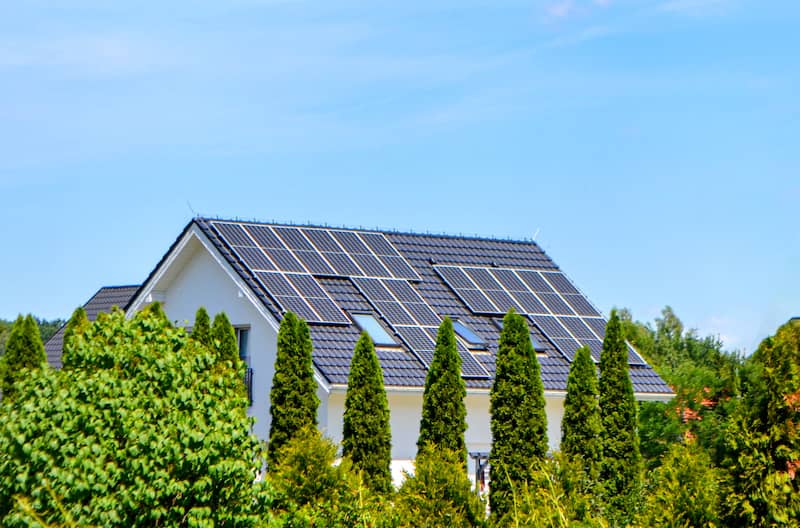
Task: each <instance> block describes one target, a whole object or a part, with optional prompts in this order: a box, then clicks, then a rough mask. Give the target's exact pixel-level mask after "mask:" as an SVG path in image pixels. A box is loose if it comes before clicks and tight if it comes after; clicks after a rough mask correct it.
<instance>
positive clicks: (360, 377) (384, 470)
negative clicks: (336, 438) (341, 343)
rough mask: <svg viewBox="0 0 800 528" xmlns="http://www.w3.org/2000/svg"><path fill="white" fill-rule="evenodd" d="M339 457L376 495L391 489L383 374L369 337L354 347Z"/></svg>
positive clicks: (390, 445) (389, 446)
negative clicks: (354, 470) (351, 467)
mask: <svg viewBox="0 0 800 528" xmlns="http://www.w3.org/2000/svg"><path fill="white" fill-rule="evenodd" d="M342 455H343V456H344V457H346V458H348V459H349V460H350V461H352V463H353V467H354V468H355V469H356V470H357V471H361V472H362V477H363V479H364V483H365V484H366V485H367V487H369V488H370V489H372V490H373V491H375V492H377V493H387V492H389V491H390V490H391V489H392V474H391V470H390V465H391V461H392V433H391V430H390V427H389V402H388V400H387V397H386V390H385V389H384V387H383V371H382V370H381V365H380V363H379V362H378V355H377V354H376V353H375V346H374V345H373V343H372V339H370V337H369V334H367V333H366V332H363V333H362V334H361V338H360V339H359V340H358V343H356V348H355V351H354V352H353V359H352V361H351V362H350V375H349V377H348V378H347V393H346V395H345V399H344V428H343V431H342Z"/></svg>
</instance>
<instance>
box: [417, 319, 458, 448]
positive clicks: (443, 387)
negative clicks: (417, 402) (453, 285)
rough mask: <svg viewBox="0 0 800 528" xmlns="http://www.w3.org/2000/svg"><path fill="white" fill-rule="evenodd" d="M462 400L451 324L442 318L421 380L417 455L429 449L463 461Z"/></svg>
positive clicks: (454, 338)
mask: <svg viewBox="0 0 800 528" xmlns="http://www.w3.org/2000/svg"><path fill="white" fill-rule="evenodd" d="M466 396H467V389H466V387H465V385H464V380H463V379H462V378H461V356H459V355H458V348H457V347H456V335H455V332H454V331H453V322H452V321H451V320H450V318H449V317H445V318H444V321H442V324H441V325H439V332H438V334H437V336H436V349H435V350H434V353H433V361H432V362H431V368H430V370H428V375H427V376H426V378H425V391H424V392H423V393H422V420H421V421H420V427H419V439H418V440H417V452H421V451H422V450H423V449H425V447H426V446H428V445H432V446H435V447H438V448H441V449H446V450H448V451H450V452H453V453H456V454H457V455H458V457H459V458H458V460H459V461H460V462H462V463H463V462H465V461H466V459H467V448H466V444H465V443H464V431H466V430H467V421H466V419H467V407H466V404H465V403H464V398H466Z"/></svg>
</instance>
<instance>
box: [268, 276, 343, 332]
mask: <svg viewBox="0 0 800 528" xmlns="http://www.w3.org/2000/svg"><path fill="white" fill-rule="evenodd" d="M255 275H256V278H258V280H259V281H260V282H261V284H262V285H263V286H264V288H265V289H266V290H267V292H269V294H270V295H271V296H272V298H273V299H274V300H275V302H276V303H278V305H280V307H281V308H283V309H284V310H286V311H292V312H294V313H295V314H297V315H298V316H299V317H302V318H303V319H305V320H306V321H308V322H309V323H312V322H313V323H332V324H349V323H350V319H348V318H347V316H346V315H345V314H344V312H342V310H341V308H339V306H338V305H337V304H336V303H335V302H333V300H332V299H331V298H330V296H329V295H328V293H327V292H326V291H325V289H324V288H323V287H322V286H321V285H320V284H319V283H318V282H317V280H316V279H315V278H314V277H312V276H311V275H308V274H302V273H289V274H287V273H280V272H256V274H255Z"/></svg>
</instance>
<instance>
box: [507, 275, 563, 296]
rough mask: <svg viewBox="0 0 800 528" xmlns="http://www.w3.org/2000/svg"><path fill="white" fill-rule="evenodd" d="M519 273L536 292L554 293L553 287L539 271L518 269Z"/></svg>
mask: <svg viewBox="0 0 800 528" xmlns="http://www.w3.org/2000/svg"><path fill="white" fill-rule="evenodd" d="M516 271H517V275H519V278H521V279H522V280H523V281H524V282H525V284H527V285H528V287H529V288H530V289H531V291H534V292H536V293H539V292H541V293H553V291H554V290H553V288H552V287H551V286H550V285H549V284H548V283H547V281H546V280H544V278H542V276H541V275H540V274H539V272H538V271H531V270H516Z"/></svg>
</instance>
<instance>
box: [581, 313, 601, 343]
mask: <svg viewBox="0 0 800 528" xmlns="http://www.w3.org/2000/svg"><path fill="white" fill-rule="evenodd" d="M583 322H584V323H586V324H587V325H589V328H591V329H592V330H593V331H594V333H595V335H596V336H597V337H599V338H600V339H601V340H602V339H603V338H604V337H605V336H606V320H605V319H602V318H600V317H584V319H583Z"/></svg>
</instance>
